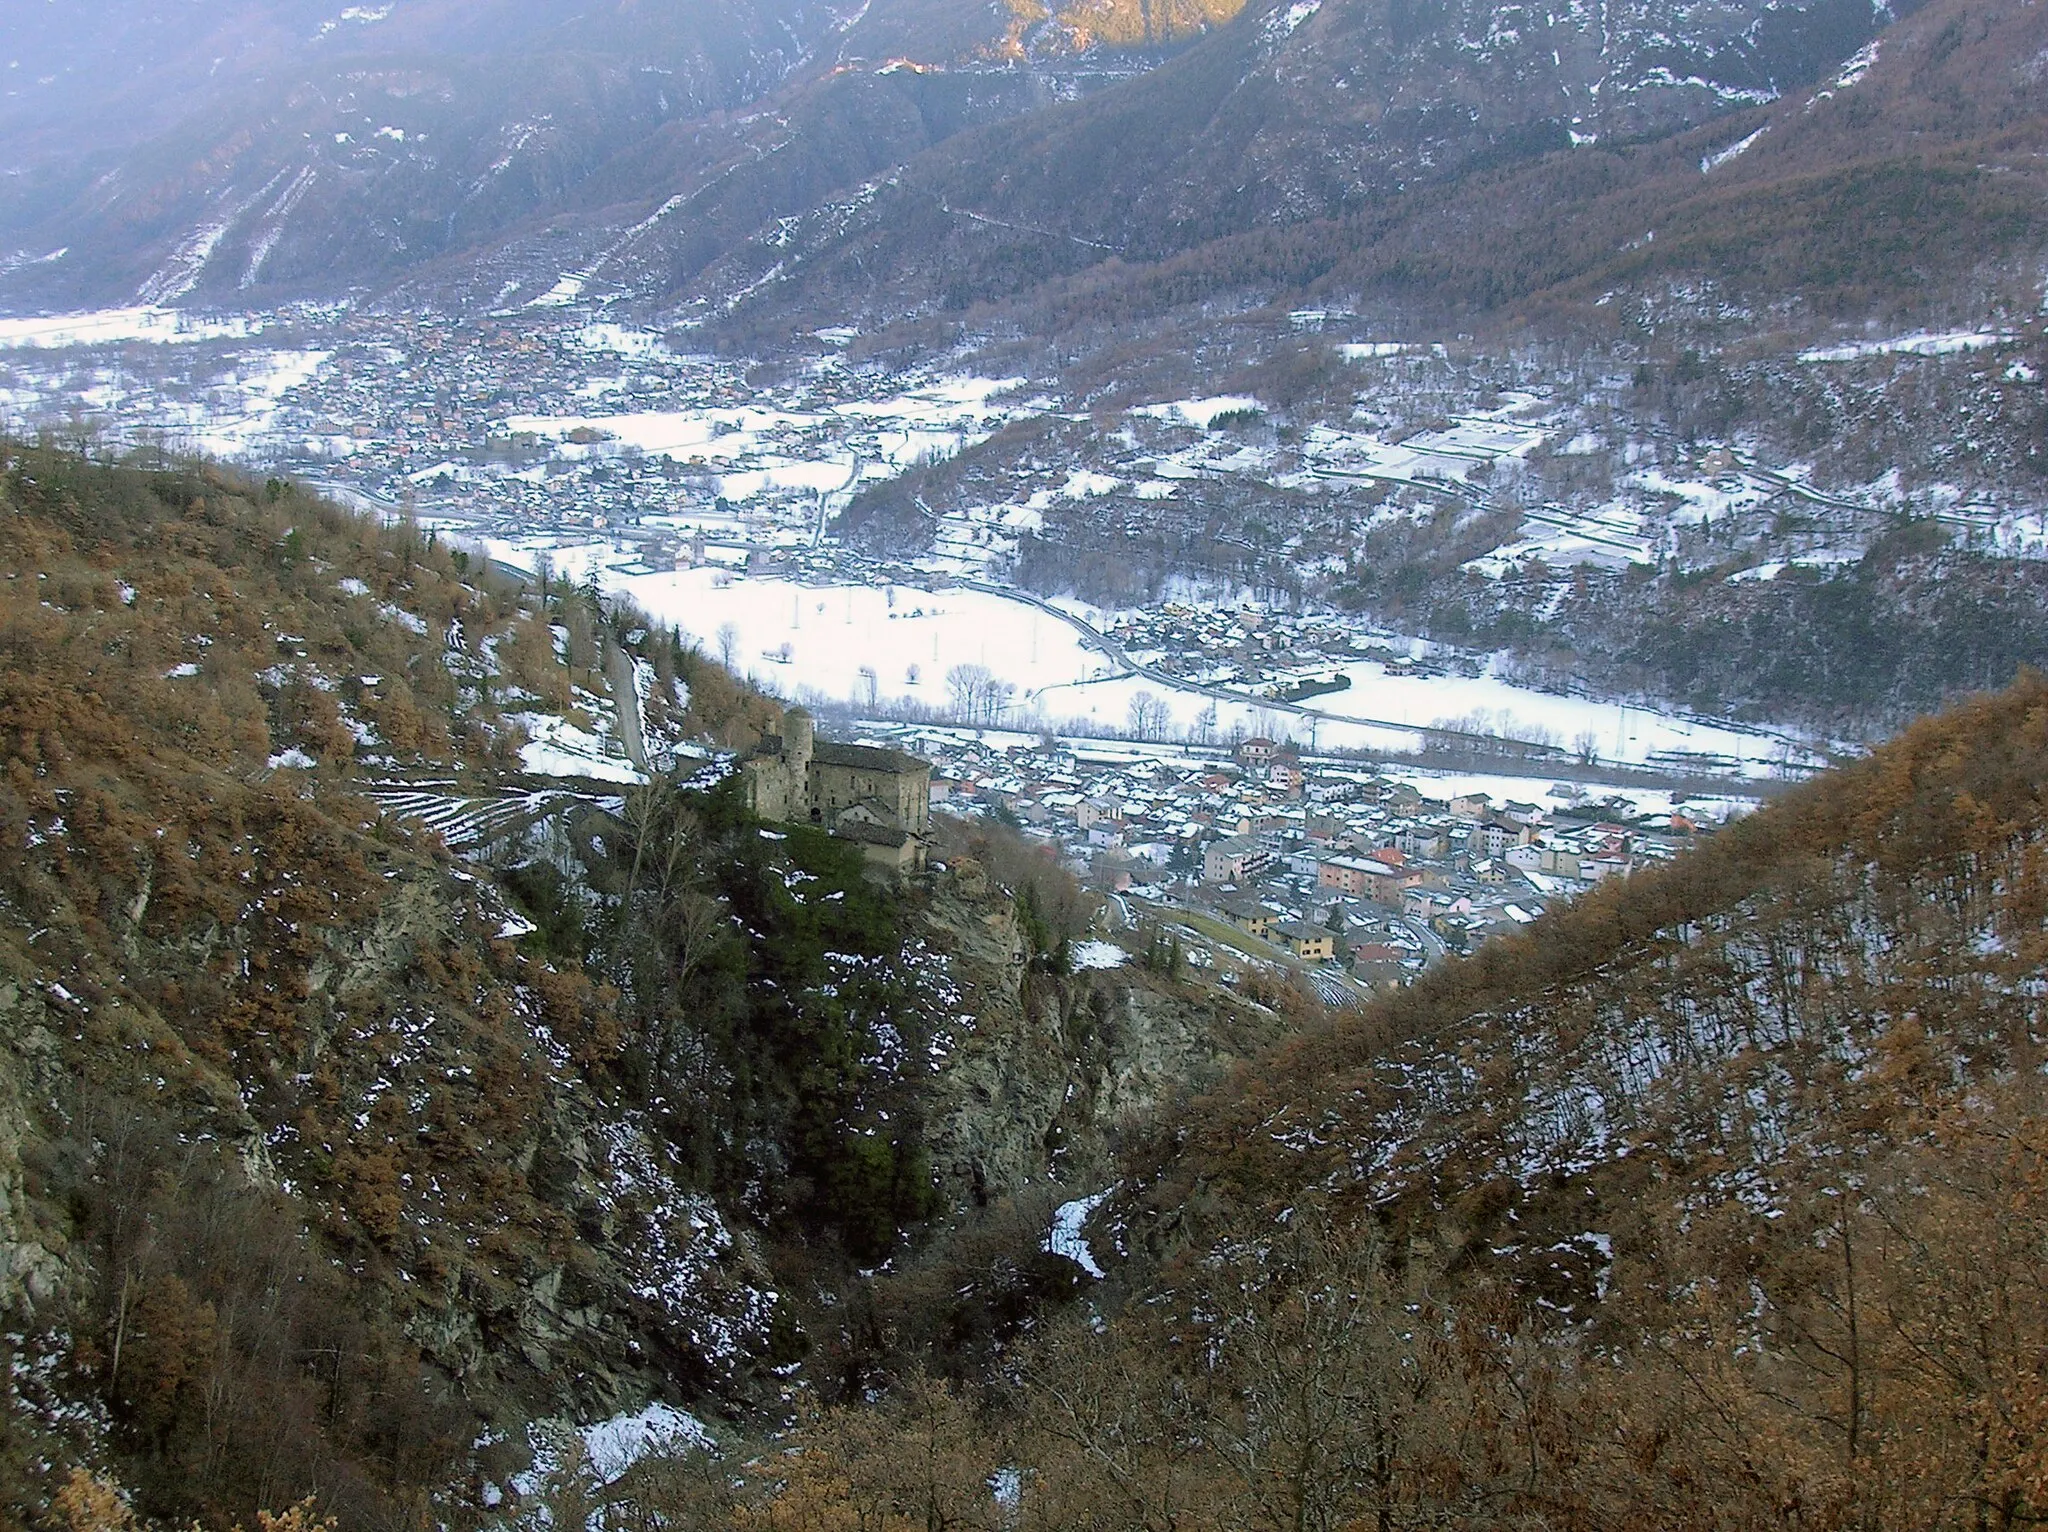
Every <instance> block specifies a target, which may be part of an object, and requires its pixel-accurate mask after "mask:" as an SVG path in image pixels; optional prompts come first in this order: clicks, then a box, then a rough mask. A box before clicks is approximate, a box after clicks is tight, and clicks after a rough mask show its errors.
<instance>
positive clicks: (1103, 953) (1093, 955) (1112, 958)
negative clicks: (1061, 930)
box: [1073, 942, 1130, 969]
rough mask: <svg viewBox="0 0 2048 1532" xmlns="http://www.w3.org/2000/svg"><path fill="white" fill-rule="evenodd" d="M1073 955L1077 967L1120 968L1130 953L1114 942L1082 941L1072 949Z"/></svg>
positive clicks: (1127, 959)
mask: <svg viewBox="0 0 2048 1532" xmlns="http://www.w3.org/2000/svg"><path fill="white" fill-rule="evenodd" d="M1073 957H1074V967H1075V968H1077V969H1087V968H1121V967H1123V966H1124V964H1125V963H1126V962H1127V961H1129V959H1130V954H1129V953H1128V952H1126V951H1124V949H1123V948H1121V947H1119V946H1118V945H1117V944H1116V943H1115V942H1083V943H1081V945H1080V946H1078V947H1076V948H1075V949H1074V952H1073Z"/></svg>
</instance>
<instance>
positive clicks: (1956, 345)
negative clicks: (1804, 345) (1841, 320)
mask: <svg viewBox="0 0 2048 1532" xmlns="http://www.w3.org/2000/svg"><path fill="white" fill-rule="evenodd" d="M2017 339H2018V337H2017V336H2015V335H2014V334H2013V333H2012V332H2011V331H2010V330H1946V331H1942V332H1940V333H1935V332H1932V331H1927V330H1922V331H1919V332H1917V333H1916V334H1912V335H1899V336H1894V337H1893V338H1892V339H1890V340H1866V341H1858V342H1857V343H1856V344H1854V345H1850V346H1823V347H1819V348H1817V349H1815V350H1812V351H1802V352H1800V353H1799V360H1800V361H1802V362H1854V361H1860V360H1862V359H1863V358H1864V357H1867V356H1956V355H1958V354H1960V353H1962V352H1965V351H1989V350H1991V349H1993V348H1995V347H1998V346H2010V345H2011V344H2012V343H2013V342H2014V341H2015V340H2017Z"/></svg>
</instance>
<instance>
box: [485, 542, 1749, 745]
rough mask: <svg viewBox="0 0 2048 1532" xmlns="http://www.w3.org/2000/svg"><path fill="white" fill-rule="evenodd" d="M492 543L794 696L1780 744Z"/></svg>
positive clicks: (1276, 726)
mask: <svg viewBox="0 0 2048 1532" xmlns="http://www.w3.org/2000/svg"><path fill="white" fill-rule="evenodd" d="M489 546H490V551H491V554H492V556H493V557H494V558H497V559H500V560H501V561H503V562H505V563H507V564H512V565H515V566H518V567H524V568H533V567H535V565H536V564H537V563H538V562H539V561H540V559H542V558H543V557H545V559H546V560H547V562H548V564H549V565H550V567H551V568H552V569H553V570H554V571H555V572H556V573H557V574H564V575H568V576H570V577H571V578H574V579H577V580H582V579H585V578H588V577H589V576H591V575H592V574H594V575H595V576H596V578H597V581H598V583H599V584H600V585H601V586H602V587H603V588H604V589H606V590H611V591H617V592H619V593H621V594H623V595H625V596H627V597H629V598H630V599H631V600H632V601H633V602H634V603H635V604H636V605H638V606H640V607H641V608H643V609H644V610H645V611H646V612H647V613H648V614H649V615H650V616H652V617H654V618H655V619H656V620H658V621H660V622H663V623H666V624H670V625H673V626H675V627H677V628H680V629H681V630H682V631H683V632H684V633H685V634H687V635H688V636H689V637H690V638H692V639H694V640H695V641H696V642H697V643H698V644H700V645H701V646H702V647H703V649H704V651H705V652H706V653H707V654H710V655H713V656H718V657H723V654H724V652H725V650H726V648H727V647H728V635H727V633H726V630H727V629H728V628H729V629H730V634H729V646H730V649H731V654H732V662H733V666H734V668H735V669H736V670H737V671H738V672H739V673H740V674H742V675H744V676H748V677H751V678H752V679H754V680H755V681H756V682H757V683H758V684H760V685H762V686H764V687H765V688H767V689H768V690H771V691H773V692H776V693H778V694H780V695H782V696H786V697H790V698H799V697H802V696H805V695H815V696H822V697H827V698H831V699H834V700H844V701H851V702H853V703H855V704H856V705H875V704H880V705H883V706H885V707H890V706H897V705H900V704H901V703H903V702H905V701H909V702H913V703H920V704H923V705H925V706H927V707H932V708H935V709H939V710H942V711H950V710H952V709H953V707H954V703H955V697H954V695H953V689H952V687H951V686H950V685H949V684H948V680H947V676H948V673H949V672H950V671H952V670H953V668H954V667H956V666H977V667H981V668H984V669H986V670H987V671H988V672H989V673H990V675H992V676H993V677H994V678H995V679H996V680H997V681H999V682H1004V683H1007V684H1008V685H1009V686H1010V687H1011V688H1012V692H1011V694H1010V699H1009V705H1008V707H1007V709H1006V710H1005V711H1004V712H1003V713H1002V714H1001V715H1000V721H1001V722H1003V723H1006V724H1009V725H1010V726H1011V727H1014V728H1022V729H1037V728H1040V727H1046V728H1053V729H1059V728H1062V727H1063V726H1064V727H1072V726H1074V725H1079V726H1081V727H1082V728H1083V729H1084V730H1085V729H1092V730H1102V731H1105V732H1110V733H1117V732H1123V731H1125V730H1126V729H1127V728H1128V727H1129V724H1130V720H1131V716H1132V707H1133V703H1134V701H1136V699H1137V698H1138V697H1139V694H1140V693H1145V694H1149V696H1150V697H1151V699H1152V700H1153V702H1154V703H1155V704H1157V705H1160V706H1163V708H1164V710H1165V718H1164V722H1163V732H1166V733H1170V734H1173V735H1189V734H1198V733H1203V732H1206V734H1207V736H1208V737H1210V738H1213V739H1221V738H1224V737H1226V736H1228V735H1229V734H1230V733H1231V731H1232V730H1233V729H1236V730H1238V731H1240V732H1243V733H1251V734H1265V735H1270V736H1272V737H1275V738H1292V739H1296V740H1298V741H1300V742H1301V743H1303V744H1305V745H1310V746H1313V747H1319V748H1330V749H1360V750H1384V751H1396V752H1404V753H1407V752H1414V751H1417V750H1419V749H1421V748H1422V747H1423V745H1424V743H1425V737H1424V733H1423V731H1425V730H1428V729H1431V728H1436V727H1443V728H1456V729H1461V730H1465V731H1469V732H1478V733H1492V734H1498V735H1501V736H1503V737H1506V738H1511V739H1522V740H1533V741H1536V742H1540V743H1550V744H1554V745H1559V746H1563V747H1567V748H1576V747H1578V746H1579V745H1580V743H1581V741H1582V740H1585V741H1587V742H1589V743H1590V744H1591V746H1592V748H1593V749H1594V750H1595V751H1596V752H1597V753H1598V755H1599V756H1600V757H1601V758H1603V759H1607V760H1612V761H1617V762H1626V763H1630V764H1655V763H1657V762H1658V760H1659V758H1660V757H1662V758H1664V759H1665V760H1666V761H1667V762H1668V761H1669V760H1670V759H1671V758H1672V757H1674V756H1678V755H1689V756H1714V757H1723V758H1726V759H1727V760H1730V761H1740V762H1742V763H1743V764H1744V768H1745V770H1746V771H1748V772H1751V773H1755V774H1762V773H1765V772H1768V771H1770V770H1772V769H1774V768H1775V767H1776V765H1777V764H1778V763H1780V762H1781V761H1782V760H1783V759H1784V758H1785V755H1786V746H1785V743H1784V741H1783V740H1782V739H1780V738H1779V737H1777V736H1774V735H1771V734H1768V733H1763V732H1750V731H1746V730H1741V729H1736V728H1731V727H1726V726H1722V725H1717V724H1712V723H1706V722H1701V721H1698V720H1694V719H1689V718H1686V717H1683V716H1680V715H1678V714H1675V713H1663V712H1656V711H1648V710H1644V709H1639V708H1623V707H1616V706H1614V705H1612V704H1608V703H1600V702H1593V701H1589V700H1587V699H1584V698H1578V697H1564V696H1556V695H1553V694H1551V693H1548V692H1539V691H1535V690H1532V689H1530V688H1527V687H1523V686H1518V685H1516V684H1514V683H1513V682H1511V681H1507V680H1504V679H1501V678H1499V677H1496V676H1473V677H1466V676H1448V675H1428V676H1418V675H1407V674H1402V673H1400V672H1399V671H1398V670H1391V671H1390V670H1388V669H1387V668H1386V667H1384V666H1383V665H1381V664H1379V663H1378V662H1376V661H1367V660H1360V661H1354V662H1352V663H1350V664H1347V665H1343V666H1339V667H1334V669H1337V670H1341V671H1342V673H1343V674H1345V675H1346V676H1348V677H1349V678H1350V680H1351V686H1350V688H1349V689H1348V690H1345V691H1341V692H1334V693H1330V694H1328V695H1325V696H1321V697H1317V698H1314V699H1312V700H1311V701H1310V702H1309V703H1307V704H1306V705H1305V708H1306V710H1305V711H1297V710H1292V709H1289V708H1286V707H1283V706H1280V705H1278V704H1274V703H1271V702H1267V701H1263V700H1261V699H1259V698H1257V697H1253V696H1244V697H1242V698H1241V699H1240V698H1238V697H1235V696H1228V695H1226V696H1216V695H1213V694H1211V693H1209V692H1206V691H1203V690H1201V689H1198V688H1196V687H1194V686H1192V685H1187V684H1183V683H1180V682H1177V681H1174V680H1171V679H1161V678H1156V677H1152V676H1147V675H1140V674H1135V673H1132V672H1130V671H1128V670H1126V669H1124V668H1123V667H1121V666H1119V665H1118V664H1117V663H1116V662H1115V661H1114V660H1112V659H1111V658H1110V657H1109V656H1108V655H1106V654H1104V653H1103V652H1101V651H1100V650H1099V649H1096V648H1094V647H1091V646H1090V645H1089V644H1088V643H1087V642H1086V641H1084V639H1083V637H1082V635H1081V634H1080V632H1079V631H1078V630H1076V629H1075V628H1074V627H1072V626H1071V625H1069V624H1068V623H1066V622H1064V621H1062V620H1061V619H1060V618H1059V617H1057V616H1054V615H1053V614H1052V613H1049V612H1047V611H1044V610H1043V609H1041V608H1039V607H1037V606H1035V605H1033V604H1031V603H1029V602H1027V601H1023V600H1018V599H1013V598H1010V597H1007V596H1003V595H1000V594H997V593H995V592H992V591H985V590H963V589H952V590H940V591H931V590H925V589H920V588H919V587H916V586H911V585H885V586H866V585H807V584H802V583H800V582H797V581H794V580H787V579H781V578H772V577H758V578H756V577H748V576H746V575H743V574H738V573H735V572H733V571H730V570H726V569H719V568H697V569H689V570H678V571H674V572H664V573H654V574H649V573H644V572H635V571H636V569H637V566H633V565H632V564H631V563H630V559H631V557H632V556H631V555H630V554H629V553H622V552H616V551H614V550H613V548H612V547H611V545H610V544H607V543H581V544H570V545H564V546H560V547H552V548H546V549H543V548H542V547H541V546H540V545H538V544H536V543H528V544H523V545H522V544H513V543H506V542H497V541H494V542H492V543H491V544H490V545H489ZM1064 605H1066V606H1067V607H1071V608H1074V609H1075V611H1076V615H1077V616H1080V617H1082V618H1083V619H1085V620H1090V621H1092V622H1093V623H1094V624H1095V625H1096V626H1100V625H1101V624H1102V623H1103V622H1104V621H1106V620H1107V617H1106V614H1104V613H1100V612H1092V611H1090V610H1089V609H1087V608H1085V607H1081V606H1079V604H1078V603H1072V602H1069V603H1065V604H1064ZM1315 673H1316V674H1319V675H1324V674H1329V673H1331V669H1330V668H1319V669H1318V670H1317V671H1316V672H1315Z"/></svg>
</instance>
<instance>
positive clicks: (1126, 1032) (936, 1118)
mask: <svg viewBox="0 0 2048 1532" xmlns="http://www.w3.org/2000/svg"><path fill="white" fill-rule="evenodd" d="M969 888H970V889H971V890H973V892H971V893H967V894H963V893H962V892H961V891H960V890H959V889H958V888H957V886H956V888H955V889H954V890H952V891H948V892H946V893H942V894H941V895H940V896H939V897H938V898H937V899H936V900H935V901H934V903H933V906H932V908H931V909H930V910H929V911H928V912H927V917H926V919H927V928H928V930H929V932H930V933H931V934H930V939H931V941H932V943H933V945H934V946H936V947H937V948H939V949H940V950H942V951H944V952H945V953H946V954H947V959H948V963H949V966H950V969H951V971H952V972H953V973H954V974H955V975H957V976H958V977H959V978H960V980H961V981H962V983H963V984H964V985H966V986H967V987H968V989H969V992H970V993H971V994H972V995H973V997H974V1006H975V1009H974V1024H973V1029H972V1031H971V1033H970V1034H969V1035H968V1036H967V1037H966V1038H965V1039H964V1040H963V1042H962V1044H961V1046H960V1047H959V1049H958V1050H957V1051H956V1052H955V1053H954V1054H953V1055H952V1057H951V1058H950V1059H948V1061H947V1063H946V1067H945V1069H944V1070H943V1071H942V1072H941V1073H940V1074H939V1076H938V1077H937V1079H936V1080H935V1081H934V1082H933V1089H932V1099H931V1103H930V1105H929V1108H928V1113H929V1125H928V1128H927V1136H928V1139H929V1142H930V1144H931V1151H932V1168H933V1171H934V1173H935V1174H936V1175H937V1176H938V1178H939V1184H940V1187H941V1189H942V1192H943V1194H944V1196H945V1198H946V1200H947V1201H948V1202H949V1203H950V1204H951V1205H952V1206H954V1207H960V1208H964V1207H968V1206H972V1205H976V1204H979V1203H984V1202H987V1201H989V1200H991V1199H994V1198H997V1197H1005V1196H1016V1195H1018V1194H1020V1193H1023V1192H1025V1191H1026V1190H1027V1189H1028V1188H1031V1187H1034V1186H1043V1185H1046V1184H1047V1183H1058V1184H1059V1185H1061V1186H1064V1187H1066V1188H1068V1189H1070V1190H1076V1189H1080V1190H1092V1189H1094V1188H1095V1187H1096V1186H1098V1185H1100V1184H1103V1183H1104V1182H1105V1181H1106V1180H1107V1179H1109V1178H1110V1177H1112V1176H1113V1175H1114V1174H1115V1172H1114V1169H1113V1167H1114V1166H1115V1164H1116V1163H1117V1150H1118V1147H1119V1145H1120V1144H1122V1143H1125V1142H1127V1141H1128V1137H1129V1135H1131V1134H1133V1133H1136V1132H1139V1131H1141V1130H1142V1129H1144V1128H1145V1127H1146V1126H1148V1125H1150V1124H1152V1123H1155V1122H1156V1121H1158V1120H1159V1117H1160V1115H1161V1113H1162V1112H1163V1111H1164V1110H1165V1109H1166V1108H1167V1107H1168V1106H1169V1105H1170V1104H1171V1103H1173V1102H1175V1101H1178V1100H1180V1099H1183V1098H1184V1097H1186V1096H1189V1095H1192V1094H1195V1093H1199V1092H1200V1091H1202V1090H1205V1089H1207V1088H1209V1087H1210V1086H1212V1085H1214V1084H1215V1083H1216V1082H1217V1081H1218V1080H1219V1079H1220V1078H1221V1077H1222V1075H1223V1074H1224V1073H1225V1072H1226V1071H1227V1070H1228V1069H1229V1068H1230V1066H1231V1065H1232V1064H1234V1063H1236V1062H1238V1061H1239V1060H1242V1059H1245V1058H1248V1057H1250V1056H1251V1055H1252V1054H1253V1053H1255V1052H1256V1051H1257V1050H1258V1049H1259V1048H1260V1047H1262V1046H1264V1045H1265V1044H1267V1043H1269V1042H1271V1041H1273V1040H1274V1039H1275V1038H1277V1037H1278V1036H1279V1035H1280V1034H1281V1032H1282V1031H1283V1030H1284V1025H1283V1023H1282V1022H1281V1021H1280V1019H1279V1018H1278V1017H1276V1016H1274V1015H1273V1014H1272V1013H1271V1012H1269V1011H1266V1010H1264V1009H1262V1008H1260V1007H1257V1006H1254V1005H1251V1004H1249V1003H1247V1002H1244V1001H1241V1000H1239V999H1237V998H1236V997H1235V996H1234V995H1231V994H1230V993H1229V992H1228V991H1224V990H1221V989H1218V988H1216V987H1215V986H1213V985H1210V984H1207V983H1205V982H1204V983H1190V982H1180V981H1169V980H1167V979H1164V978H1161V977H1159V976H1156V975H1152V974H1148V973H1146V972H1144V971H1142V970H1140V969H1137V968H1134V967H1123V968H1115V969H1109V970H1099V971H1092V972H1082V973H1077V974H1074V975H1071V976H1068V977H1066V978H1064V979H1053V978H1050V977H1048V976H1044V975H1039V974H1033V973H1032V972H1030V969H1029V964H1028V962H1027V958H1028V952H1027V947H1026V943H1025V940H1024V936H1023V933H1022V931H1021V930H1020V928H1019V925H1018V922H1017V919H1016V913H1015V909H1014V907H1013V906H1012V904H1011V903H1010V901H1009V900H1008V899H1007V898H1004V897H1002V896H1000V895H993V896H992V895H990V894H988V893H986V892H985V891H981V890H978V889H974V886H973V885H972V884H971V883H970V884H969Z"/></svg>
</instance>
